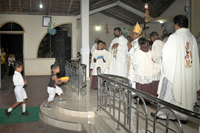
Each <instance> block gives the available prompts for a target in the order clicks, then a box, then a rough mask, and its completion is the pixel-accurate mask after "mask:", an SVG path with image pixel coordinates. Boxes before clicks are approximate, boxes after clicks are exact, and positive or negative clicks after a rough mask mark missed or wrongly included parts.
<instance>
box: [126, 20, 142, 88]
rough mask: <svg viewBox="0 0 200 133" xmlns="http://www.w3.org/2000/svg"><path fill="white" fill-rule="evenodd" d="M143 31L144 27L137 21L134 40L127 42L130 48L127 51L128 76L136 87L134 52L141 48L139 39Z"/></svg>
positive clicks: (133, 35)
mask: <svg viewBox="0 0 200 133" xmlns="http://www.w3.org/2000/svg"><path fill="white" fill-rule="evenodd" d="M141 32H142V28H141V27H140V25H139V24H138V23H137V24H136V25H135V27H134V29H133V34H132V37H133V39H134V40H133V41H132V42H131V43H130V42H128V43H127V46H128V49H127V52H126V55H127V57H126V58H127V59H126V78H128V79H129V80H130V81H131V83H132V87H133V88H136V86H135V85H136V83H135V82H134V81H133V79H134V69H133V62H134V60H133V56H134V53H135V52H136V51H137V50H139V49H140V47H139V45H138V39H139V38H140V34H141Z"/></svg>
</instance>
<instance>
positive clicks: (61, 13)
mask: <svg viewBox="0 0 200 133" xmlns="http://www.w3.org/2000/svg"><path fill="white" fill-rule="evenodd" d="M199 6H200V1H199V0H137V1H136V0H1V1H0V46H1V47H0V48H4V51H5V52H6V54H7V57H9V54H14V55H15V59H16V61H20V62H22V63H23V70H22V72H21V74H22V76H23V78H24V79H25V80H26V81H27V84H26V85H25V86H24V88H25V90H26V93H27V95H28V99H27V103H26V105H27V110H28V111H30V112H31V116H29V117H26V118H24V116H22V117H21V114H18V113H19V112H20V111H21V109H22V105H19V106H18V107H17V108H16V109H14V110H13V111H12V114H11V118H7V117H6V116H5V114H4V110H5V109H6V108H9V107H10V106H11V105H12V104H13V103H15V102H16V99H15V94H14V85H13V80H12V76H9V75H8V71H9V68H8V67H7V70H6V72H5V74H4V78H3V79H1V82H0V133H21V132H24V133H26V132H27V133H66V132H67V133H68V132H69V133H114V132H115V133H126V132H132V133H147V132H150V133H155V132H156V133H164V132H170V133H171V132H181V133H182V132H184V133H189V132H191V133H199V132H200V124H199V121H200V113H199V112H200V110H199V109H200V102H199V100H200V97H199V99H198V98H197V103H196V104H195V106H194V110H193V111H189V110H187V109H182V108H180V107H178V106H175V105H172V104H170V103H168V102H163V100H158V98H156V97H154V96H152V95H147V94H146V93H143V92H140V91H138V90H136V91H131V87H130V85H129V81H128V80H127V79H126V78H122V77H121V78H120V77H118V76H112V75H107V76H105V75H103V74H102V75H100V76H98V89H97V90H92V89H90V84H91V78H90V74H91V71H90V67H91V63H90V59H91V57H90V51H91V49H92V46H93V44H95V39H96V38H97V37H98V38H99V39H100V40H102V41H104V42H105V43H106V50H109V47H110V44H111V42H112V40H113V39H114V38H115V36H114V33H115V32H114V29H115V28H116V27H120V28H121V32H122V35H123V36H124V37H125V38H127V37H128V36H129V37H131V38H130V39H131V41H133V40H134V39H133V38H132V32H133V29H134V27H135V25H136V24H137V23H139V26H140V27H142V29H143V30H142V33H141V37H145V38H146V39H147V41H148V42H149V49H151V47H152V43H153V42H152V41H151V37H150V33H152V32H153V31H156V32H157V33H158V35H159V37H160V38H162V37H163V35H164V34H169V33H172V34H173V33H174V32H175V30H174V23H173V18H174V17H175V16H176V15H180V14H181V15H185V16H186V17H187V18H188V20H189V26H188V28H189V29H190V32H191V33H192V34H193V36H194V37H195V39H196V41H197V45H198V46H197V47H198V52H199V53H200V26H199V23H200V18H199V12H200V8H199ZM163 27H164V30H163ZM164 31H166V32H167V33H164ZM162 39H164V38H162ZM77 53H79V54H81V57H80V58H79V57H78V56H77ZM199 58H200V56H199ZM56 62H59V66H60V73H59V74H58V77H65V76H67V77H69V81H68V82H66V83H62V84H60V85H59V87H60V88H61V89H62V90H63V94H64V95H63V96H62V97H63V99H66V100H67V102H66V103H60V102H59V96H58V95H56V96H55V99H54V101H53V102H51V103H50V106H51V107H52V108H51V109H44V108H43V106H44V105H45V103H46V100H47V98H48V93H47V85H48V82H49V78H50V75H51V74H52V73H51V70H50V66H51V65H52V64H54V63H56ZM7 66H8V65H7ZM199 69H200V68H199ZM1 73H2V71H1ZM1 78H2V77H1ZM100 88H101V89H100ZM199 89H200V88H199ZM116 90H117V91H116ZM131 92H132V93H131ZM133 93H136V95H134V94H133ZM197 95H200V94H197ZM138 97H139V98H140V99H143V101H145V98H147V99H150V102H148V104H146V103H144V102H143V101H141V100H139V98H138ZM141 102H143V103H141ZM158 106H166V107H167V108H168V109H169V112H170V111H171V112H172V114H173V111H174V110H175V111H177V112H180V111H181V112H182V113H184V114H187V115H188V116H189V117H188V121H187V123H186V124H181V122H180V121H179V120H177V121H176V120H174V121H170V120H168V119H167V120H163V119H157V120H156V117H155V118H154V117H151V114H150V113H151V112H156V110H157V107H158ZM20 113H21V112H20ZM167 113H168V112H167ZM18 115H20V116H18Z"/></svg>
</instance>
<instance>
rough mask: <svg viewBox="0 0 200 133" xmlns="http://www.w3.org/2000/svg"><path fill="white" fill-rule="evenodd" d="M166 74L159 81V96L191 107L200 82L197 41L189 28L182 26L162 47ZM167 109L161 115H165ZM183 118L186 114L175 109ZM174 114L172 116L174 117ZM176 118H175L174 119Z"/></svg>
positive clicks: (179, 116) (159, 115)
mask: <svg viewBox="0 0 200 133" xmlns="http://www.w3.org/2000/svg"><path fill="white" fill-rule="evenodd" d="M162 59H163V63H162V69H163V76H162V79H161V81H160V83H159V84H162V85H159V88H158V94H159V96H158V97H159V98H161V99H163V100H165V101H167V102H170V103H172V104H175V105H177V106H180V107H182V108H185V109H188V110H192V111H193V107H194V103H195V102H196V100H197V91H198V90H199V89H200V85H199V75H200V73H199V54H198V47H197V42H196V39H195V38H194V36H193V35H192V34H191V33H190V31H189V29H187V28H181V29H178V30H176V32H175V33H174V34H172V35H170V37H169V39H168V41H167V42H166V43H165V45H164V46H163V49H162ZM163 113H164V112H160V113H158V115H157V116H158V117H161V118H165V115H166V114H163ZM175 113H176V115H177V116H178V118H179V119H180V120H186V119H187V116H186V115H184V114H180V113H177V112H175ZM171 117H172V116H170V118H171ZM172 119H173V118H172Z"/></svg>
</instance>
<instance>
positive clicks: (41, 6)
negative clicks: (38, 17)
mask: <svg viewBox="0 0 200 133" xmlns="http://www.w3.org/2000/svg"><path fill="white" fill-rule="evenodd" d="M40 8H43V5H42V2H41V0H40Z"/></svg>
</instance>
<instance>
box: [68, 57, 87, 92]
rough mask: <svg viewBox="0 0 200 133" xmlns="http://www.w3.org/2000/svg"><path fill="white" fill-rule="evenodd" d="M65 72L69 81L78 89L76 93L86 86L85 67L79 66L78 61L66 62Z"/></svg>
mask: <svg viewBox="0 0 200 133" xmlns="http://www.w3.org/2000/svg"><path fill="white" fill-rule="evenodd" d="M65 72H66V76H67V77H69V79H70V81H71V82H72V83H73V84H74V85H75V86H76V87H77V88H78V90H77V91H78V92H80V90H81V88H83V87H85V86H86V85H87V81H86V65H84V64H81V62H80V61H79V60H70V61H66V64H65Z"/></svg>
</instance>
